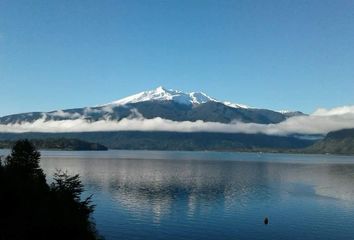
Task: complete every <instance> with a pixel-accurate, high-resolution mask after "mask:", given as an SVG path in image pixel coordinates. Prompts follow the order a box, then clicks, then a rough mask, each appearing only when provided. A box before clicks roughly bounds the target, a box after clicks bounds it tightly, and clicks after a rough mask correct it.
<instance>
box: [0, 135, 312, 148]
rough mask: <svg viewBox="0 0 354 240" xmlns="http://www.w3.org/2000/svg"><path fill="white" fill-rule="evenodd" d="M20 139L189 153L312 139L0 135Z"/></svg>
mask: <svg viewBox="0 0 354 240" xmlns="http://www.w3.org/2000/svg"><path fill="white" fill-rule="evenodd" d="M19 138H28V139H48V138H73V139H80V140H83V141H87V142H97V143H99V144H102V145H104V146H106V147H108V148H110V149H130V150H189V151H205V150H209V151H252V150H254V149H273V150H274V149H283V150H284V149H299V148H305V147H308V146H310V145H312V144H313V143H314V141H313V140H304V139H299V138H296V137H293V136H289V137H286V136H270V135H265V134H242V133H209V132H191V133H182V132H158V131H156V132H139V131H119V132H81V133H22V134H15V133H0V140H16V139H19Z"/></svg>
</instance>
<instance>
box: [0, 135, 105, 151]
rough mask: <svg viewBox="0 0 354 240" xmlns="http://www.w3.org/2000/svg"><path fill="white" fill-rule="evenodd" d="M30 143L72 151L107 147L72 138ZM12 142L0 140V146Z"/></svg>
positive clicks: (102, 149)
mask: <svg viewBox="0 0 354 240" xmlns="http://www.w3.org/2000/svg"><path fill="white" fill-rule="evenodd" d="M31 142H32V144H33V145H34V146H35V147H36V148H38V149H47V150H50V149H55V150H73V151H83V150H84V151H88V150H95V151H104V150H107V147H105V146H103V145H102V144H98V143H91V142H87V141H83V140H79V139H72V138H46V139H31ZM13 145H14V142H13V141H11V140H2V141H0V148H11V147H12V146H13Z"/></svg>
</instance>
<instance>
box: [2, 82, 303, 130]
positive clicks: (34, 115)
mask: <svg viewBox="0 0 354 240" xmlns="http://www.w3.org/2000/svg"><path fill="white" fill-rule="evenodd" d="M297 114H298V113H297V112H296V114H291V113H289V112H287V113H282V112H277V111H272V110H268V109H257V108H250V107H248V106H246V105H243V104H236V103H231V102H222V101H219V100H216V99H215V98H213V97H210V96H208V95H207V94H205V93H202V92H191V93H185V92H181V91H177V90H171V89H165V88H163V87H158V88H156V89H154V90H150V91H145V92H141V93H138V94H134V95H132V96H129V97H126V98H123V99H120V100H117V101H113V102H111V103H107V104H103V105H97V106H95V107H84V108H75V109H66V110H57V111H51V112H31V113H22V114H14V115H9V116H4V117H0V124H14V123H24V122H34V121H36V120H39V119H41V120H44V121H60V120H67V119H72V120H74V119H85V120H87V121H90V122H94V121H99V120H111V121H119V120H122V119H124V118H147V119H151V118H156V117H160V118H163V119H169V120H173V121H197V120H202V121H205V122H221V123H230V122H233V121H240V122H252V123H261V124H270V123H279V122H281V121H284V120H285V119H287V118H289V117H292V116H295V115H297Z"/></svg>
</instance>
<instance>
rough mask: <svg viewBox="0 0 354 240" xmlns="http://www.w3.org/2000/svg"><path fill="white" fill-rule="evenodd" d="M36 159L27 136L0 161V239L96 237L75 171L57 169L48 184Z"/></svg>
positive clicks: (92, 207) (34, 149) (82, 189)
mask: <svg viewBox="0 0 354 240" xmlns="http://www.w3.org/2000/svg"><path fill="white" fill-rule="evenodd" d="M39 161H40V153H39V152H38V151H37V150H36V148H35V147H34V145H33V144H32V143H31V142H29V141H28V140H20V141H18V142H16V143H15V145H14V146H13V148H12V151H11V154H10V155H9V156H8V157H6V159H2V161H0V239H1V240H23V239H37V240H47V239H52V240H63V239H69V240H71V239H72V240H74V239H75V240H77V239H87V240H90V239H91V240H94V239H99V237H98V235H97V232H96V230H95V225H94V223H93V222H92V220H91V214H92V212H93V210H94V206H93V205H92V204H91V197H88V198H86V199H81V193H82V192H83V191H84V187H83V185H82V183H81V181H80V178H79V175H73V176H70V175H68V174H67V173H65V172H61V171H57V172H56V173H55V175H54V181H53V183H52V184H48V183H47V182H46V178H45V175H44V173H43V170H42V169H41V168H40V167H39Z"/></svg>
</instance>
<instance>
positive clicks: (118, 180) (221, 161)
mask: <svg viewBox="0 0 354 240" xmlns="http://www.w3.org/2000/svg"><path fill="white" fill-rule="evenodd" d="M2 154H4V152H2ZM41 166H42V167H43V169H44V171H45V173H46V174H47V178H48V180H51V176H52V175H53V173H54V172H55V170H56V169H63V170H67V171H68V172H69V173H79V174H80V175H81V179H82V181H83V183H84V184H85V187H86V193H85V195H86V196H87V195H90V194H93V201H94V203H95V204H96V205H97V206H96V210H95V213H94V219H95V222H96V224H97V229H98V231H99V233H100V234H101V235H103V236H104V237H105V238H106V239H107V240H110V239H191V240H193V239H301V240H304V239H321V240H322V239H352V238H353V236H354V157H346V156H331V155H289V154H257V153H216V152H167V151H166V152H165V151H107V152H67V151H42V161H41ZM266 216H267V217H268V218H269V224H268V225H264V223H263V220H264V218H265V217H266Z"/></svg>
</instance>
